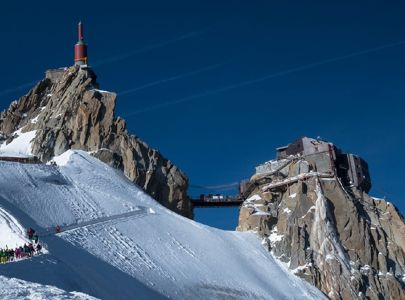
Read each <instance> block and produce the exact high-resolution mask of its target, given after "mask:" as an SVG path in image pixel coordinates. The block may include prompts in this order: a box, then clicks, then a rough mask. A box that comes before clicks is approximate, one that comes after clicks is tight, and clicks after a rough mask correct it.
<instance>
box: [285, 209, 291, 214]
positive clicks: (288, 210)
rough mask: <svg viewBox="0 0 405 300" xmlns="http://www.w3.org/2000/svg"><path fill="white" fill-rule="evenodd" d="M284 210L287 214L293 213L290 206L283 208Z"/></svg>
mask: <svg viewBox="0 0 405 300" xmlns="http://www.w3.org/2000/svg"><path fill="white" fill-rule="evenodd" d="M283 212H285V213H286V214H289V213H291V209H289V208H288V207H286V208H284V209H283Z"/></svg>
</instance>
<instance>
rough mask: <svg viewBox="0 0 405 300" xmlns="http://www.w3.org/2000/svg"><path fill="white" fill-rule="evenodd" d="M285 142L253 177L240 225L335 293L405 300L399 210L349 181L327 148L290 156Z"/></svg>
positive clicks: (403, 228) (404, 233) (404, 242)
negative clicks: (276, 156) (277, 153)
mask: <svg viewBox="0 0 405 300" xmlns="http://www.w3.org/2000/svg"><path fill="white" fill-rule="evenodd" d="M279 149H280V150H279V151H282V152H283V153H282V155H280V153H279V155H278V159H275V160H272V161H269V162H267V163H265V164H263V165H261V166H259V167H258V168H257V169H256V174H254V175H253V176H252V178H251V179H250V182H249V184H248V188H247V192H246V194H245V196H246V198H247V199H246V200H245V202H244V203H243V206H242V208H241V211H240V216H239V226H238V228H237V230H239V231H247V230H253V231H256V232H257V233H258V234H259V235H260V236H261V237H262V238H263V244H265V245H266V247H268V249H269V251H271V252H272V253H273V255H274V256H276V257H277V258H279V259H280V260H281V261H282V262H284V263H285V265H286V267H288V268H289V269H291V270H292V271H293V273H295V274H296V275H298V276H301V277H302V278H304V279H306V280H307V281H309V282H311V283H312V284H314V285H315V286H317V287H318V288H319V289H320V290H321V291H323V292H324V293H325V295H327V296H328V297H329V298H330V299H405V285H404V283H405V223H404V218H403V217H402V215H401V214H400V213H399V212H398V210H397V209H396V208H395V207H394V206H393V205H392V204H391V203H389V202H386V201H385V200H382V199H377V198H373V197H371V196H369V195H368V194H367V193H366V192H365V191H364V190H363V189H362V188H361V186H362V185H361V184H359V186H355V183H354V182H352V181H346V182H345V180H344V179H345V178H342V176H341V174H343V173H341V171H339V170H336V168H335V167H336V164H338V165H339V164H340V163H341V161H339V160H338V159H337V157H338V156H336V155H335V156H334V154H335V153H332V152H329V150H330V148H329V147H328V148H326V149H327V151H325V152H322V151H320V152H319V153H313V152H310V153H305V151H296V152H294V153H293V154H290V155H288V154H286V153H285V148H279ZM290 149H291V148H290ZM349 159H350V157H349ZM359 161H360V160H359ZM326 162H327V163H326ZM330 162H332V164H331V163H330ZM327 171H328V172H327ZM329 171H331V172H329ZM346 171H347V170H346ZM346 173H347V172H346ZM369 184H370V183H369V182H367V184H366V185H363V186H365V187H366V188H368V186H369Z"/></svg>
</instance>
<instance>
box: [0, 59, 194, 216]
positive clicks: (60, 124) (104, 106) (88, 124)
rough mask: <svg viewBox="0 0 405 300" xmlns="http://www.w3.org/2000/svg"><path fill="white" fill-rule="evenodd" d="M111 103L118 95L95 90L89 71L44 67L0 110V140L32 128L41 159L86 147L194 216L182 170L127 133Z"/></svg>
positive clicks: (168, 203) (158, 197) (164, 200)
mask: <svg viewBox="0 0 405 300" xmlns="http://www.w3.org/2000/svg"><path fill="white" fill-rule="evenodd" d="M115 104H116V94H114V93H110V92H105V91H101V90H98V84H97V81H96V75H95V74H94V72H93V71H92V70H91V69H80V68H79V67H78V66H73V67H70V68H66V69H64V70H53V71H48V72H47V76H46V78H45V79H43V80H41V81H40V82H39V83H38V84H37V85H36V86H35V87H34V88H33V89H32V90H30V91H29V92H28V94H27V95H25V96H23V97H21V98H20V99H19V100H18V101H14V102H13V103H12V104H11V105H10V107H9V108H8V109H7V110H6V111H4V112H2V113H1V114H0V139H1V140H3V141H4V140H5V142H6V143H8V142H10V141H11V140H12V139H13V138H14V137H15V134H14V133H15V132H16V131H17V130H20V129H21V132H28V131H33V130H36V134H35V138H34V140H33V141H32V153H33V154H34V155H35V156H37V157H38V158H39V159H40V160H41V161H42V162H47V161H49V160H51V159H52V157H54V156H57V155H60V154H62V153H63V152H65V151H66V150H68V149H81V150H84V151H88V152H90V153H91V154H92V155H94V156H95V157H97V158H99V159H100V160H102V161H104V162H106V163H107V164H109V165H111V166H113V167H115V168H118V169H121V170H122V171H123V172H124V174H125V175H126V176H127V177H128V178H129V179H130V180H131V181H133V182H134V183H136V184H137V185H139V186H140V187H142V188H143V189H144V190H145V191H146V192H147V193H149V194H150V195H151V196H152V197H153V198H155V199H156V200H157V201H159V202H160V203H162V204H163V205H164V206H166V207H168V208H169V209H171V210H173V211H175V212H177V213H179V214H181V215H184V216H187V217H192V210H191V205H190V202H189V200H188V198H187V193H186V192H187V187H188V179H187V177H186V176H185V174H184V173H183V172H182V171H181V170H180V169H179V168H177V167H176V166H175V165H174V164H173V163H172V162H171V161H169V160H167V159H166V158H164V157H163V156H162V155H161V154H160V153H159V152H158V151H157V150H154V149H152V148H150V147H149V146H148V145H147V144H146V143H144V142H143V141H141V140H140V139H139V138H138V137H136V136H134V135H130V134H129V133H128V131H127V128H126V124H125V121H124V120H123V119H121V118H116V117H115V116H114V109H115ZM1 140H0V142H1ZM95 176H97V175H96V174H95Z"/></svg>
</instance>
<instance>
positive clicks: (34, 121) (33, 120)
mask: <svg viewBox="0 0 405 300" xmlns="http://www.w3.org/2000/svg"><path fill="white" fill-rule="evenodd" d="M38 117H39V115H38V116H36V117H35V118H34V119H32V120H31V123H32V124H36V123H37V122H38Z"/></svg>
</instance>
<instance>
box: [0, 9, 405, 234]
mask: <svg viewBox="0 0 405 300" xmlns="http://www.w3.org/2000/svg"><path fill="white" fill-rule="evenodd" d="M280 2H282V3H280ZM303 2H304V1H148V2H147V4H145V3H141V2H138V1H128V2H123V1H108V2H105V3H104V2H102V1H97V2H93V3H92V2H85V1H69V3H66V2H64V3H63V4H62V3H58V2H55V1H52V2H48V1H41V4H39V3H32V2H31V1H30V2H28V1H27V2H26V3H21V2H19V4H18V5H16V4H12V3H8V4H3V5H2V10H1V12H0V16H1V18H0V25H1V26H0V34H1V35H2V40H3V43H2V45H3V46H2V48H1V50H0V53H1V55H2V57H3V61H2V73H3V76H2V80H1V81H0V109H4V108H6V107H7V106H8V105H9V103H10V102H11V101H12V100H14V99H17V98H18V97H19V96H21V95H23V94H24V93H25V92H26V91H27V90H28V87H29V86H30V85H32V83H33V81H36V80H39V79H41V78H42V77H43V74H44V71H45V70H46V69H48V68H55V67H61V66H68V65H70V64H72V63H73V45H74V43H75V42H76V24H77V22H78V21H79V20H82V21H83V22H84V26H85V39H86V41H87V43H88V45H89V63H90V64H91V65H93V67H94V70H95V71H96V73H97V75H98V79H99V82H100V85H101V88H103V89H107V90H111V91H115V92H117V93H118V102H117V114H118V115H120V116H122V117H124V118H125V119H126V120H127V123H128V127H129V129H130V131H131V132H133V133H135V134H136V135H138V136H139V137H140V138H142V139H143V140H145V141H146V142H147V143H148V144H149V145H151V146H152V147H154V148H158V149H159V150H160V151H161V152H162V153H163V154H164V155H165V156H166V157H168V158H169V159H171V160H172V161H173V162H174V163H175V164H177V165H178V166H179V167H180V168H181V169H182V170H184V172H185V173H186V174H187V175H188V177H189V179H190V184H191V185H202V186H211V185H221V184H226V183H233V182H237V181H239V180H241V179H244V178H248V177H250V176H251V175H252V173H253V171H254V166H255V165H257V164H259V163H262V162H263V161H266V160H269V159H272V158H273V157H274V155H275V150H274V149H275V148H276V147H278V146H281V145H284V144H287V143H289V142H292V141H293V140H295V139H296V138H297V137H299V136H302V135H306V136H311V137H317V136H321V137H322V138H325V139H328V140H330V141H332V142H334V143H335V144H336V145H338V146H339V147H341V148H342V149H344V150H346V151H349V152H352V153H355V154H359V155H360V156H362V157H363V158H364V159H366V160H367V161H368V163H369V167H370V171H371V176H372V181H373V189H372V191H371V194H372V195H375V196H379V197H384V196H385V197H386V198H387V199H389V200H390V201H392V202H393V203H395V204H396V205H397V206H398V207H399V209H400V210H401V211H402V212H404V211H405V204H404V203H405V202H404V201H403V199H404V197H403V187H402V184H403V182H404V176H403V169H404V167H405V165H404V163H403V160H402V157H401V153H403V149H404V148H405V140H404V127H405V124H404V123H405V121H404V113H403V107H404V105H403V102H404V98H405V97H404V96H405V85H404V82H405V68H404V66H405V30H404V28H405V3H404V2H400V1H335V3H325V1H311V2H308V1H305V3H303ZM328 2H331V1H328ZM353 2H355V3H353ZM22 7H24V9H23V10H22ZM120 93H121V94H120ZM201 192H208V191H203V190H200V189H196V188H191V189H190V194H192V195H198V194H199V193H201ZM196 216H197V220H200V221H202V222H205V223H208V224H211V225H213V226H218V227H220V228H225V229H231V228H234V227H235V226H236V223H237V209H210V210H198V211H197V212H196Z"/></svg>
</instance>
